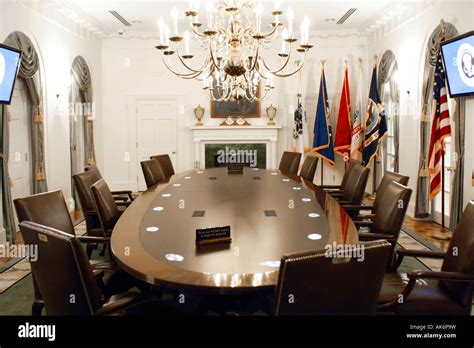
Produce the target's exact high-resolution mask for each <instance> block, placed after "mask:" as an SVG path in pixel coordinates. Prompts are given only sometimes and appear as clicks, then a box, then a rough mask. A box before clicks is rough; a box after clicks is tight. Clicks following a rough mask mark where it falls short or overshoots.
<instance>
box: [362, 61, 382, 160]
mask: <svg viewBox="0 0 474 348" xmlns="http://www.w3.org/2000/svg"><path fill="white" fill-rule="evenodd" d="M369 113H372V115H373V120H372V122H371V124H370V125H369V126H368V127H367V129H366V131H365V141H364V150H363V160H364V162H365V165H366V166H369V165H370V163H371V162H372V160H373V159H374V157H375V156H376V155H377V151H378V148H379V145H380V142H381V141H382V140H383V138H384V137H385V136H386V135H387V133H388V129H387V119H386V118H385V111H384V109H383V106H382V101H381V100H380V95H379V92H378V90H377V67H376V66H374V70H373V72H372V81H371V82H370V92H369Z"/></svg>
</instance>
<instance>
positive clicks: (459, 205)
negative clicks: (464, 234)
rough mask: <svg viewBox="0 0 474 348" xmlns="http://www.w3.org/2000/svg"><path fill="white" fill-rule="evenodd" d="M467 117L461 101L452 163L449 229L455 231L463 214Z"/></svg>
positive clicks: (464, 106) (455, 115)
mask: <svg viewBox="0 0 474 348" xmlns="http://www.w3.org/2000/svg"><path fill="white" fill-rule="evenodd" d="M465 116H466V102H465V100H464V99H459V100H458V102H457V103H456V111H455V112H454V115H453V120H454V132H453V135H454V139H453V140H454V141H453V144H454V149H455V150H454V151H455V153H456V156H454V160H453V161H452V163H453V167H452V170H453V171H452V172H451V173H452V174H451V175H452V190H451V210H450V215H449V216H450V221H449V228H450V229H451V230H452V231H454V229H455V228H456V226H457V224H458V222H459V220H461V215H462V212H463V198H464V197H463V191H464V174H463V173H464V140H465Z"/></svg>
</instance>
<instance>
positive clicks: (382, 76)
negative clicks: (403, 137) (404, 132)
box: [377, 50, 400, 172]
mask: <svg viewBox="0 0 474 348" xmlns="http://www.w3.org/2000/svg"><path fill="white" fill-rule="evenodd" d="M397 71H398V63H397V59H396V58H395V54H394V53H393V52H392V51H390V50H388V51H385V53H384V54H383V56H382V59H381V60H380V64H379V70H378V78H377V84H378V86H377V88H378V90H379V94H380V99H381V100H382V101H383V100H384V97H385V88H384V86H385V84H387V83H388V84H389V85H390V99H391V101H392V103H393V105H394V106H395V107H394V108H393V109H391V110H387V112H388V113H387V114H389V115H390V117H391V118H392V119H393V122H392V125H393V142H394V155H395V158H394V163H393V167H394V171H395V172H398V171H399V158H400V155H399V147H400V146H399V144H400V112H399V110H400V86H399V85H398V81H397V79H396V72H397Z"/></svg>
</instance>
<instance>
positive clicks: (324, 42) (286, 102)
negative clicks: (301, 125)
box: [102, 32, 367, 189]
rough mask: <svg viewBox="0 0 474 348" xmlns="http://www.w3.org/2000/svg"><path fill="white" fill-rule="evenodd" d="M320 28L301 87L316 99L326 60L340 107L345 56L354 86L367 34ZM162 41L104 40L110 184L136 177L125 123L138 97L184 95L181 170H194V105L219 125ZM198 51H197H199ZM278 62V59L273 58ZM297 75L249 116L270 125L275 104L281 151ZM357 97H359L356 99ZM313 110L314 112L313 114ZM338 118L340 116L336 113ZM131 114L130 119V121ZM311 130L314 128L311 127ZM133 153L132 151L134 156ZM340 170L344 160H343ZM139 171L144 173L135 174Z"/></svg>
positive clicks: (127, 183)
mask: <svg viewBox="0 0 474 348" xmlns="http://www.w3.org/2000/svg"><path fill="white" fill-rule="evenodd" d="M334 34H335V33H329V34H327V33H316V35H315V36H314V37H313V38H312V41H313V42H314V43H315V48H314V49H313V50H312V51H311V53H310V55H309V58H308V62H307V65H306V67H305V68H304V70H303V72H302V85H303V88H302V89H303V90H306V92H307V93H308V95H309V96H312V98H313V99H315V97H316V96H317V93H318V92H319V80H320V76H321V73H320V72H321V69H320V60H321V59H327V60H328V62H327V67H326V78H327V84H328V94H329V98H334V97H336V96H337V98H336V99H335V100H336V104H337V107H336V111H337V109H338V106H339V94H340V93H341V88H342V78H343V60H344V57H349V58H350V60H351V74H350V78H351V81H350V83H351V88H352V90H353V91H355V90H356V85H357V81H356V76H357V71H356V69H355V67H356V66H357V64H358V63H357V58H358V57H359V56H360V57H362V58H363V60H364V62H367V39H366V37H365V36H362V37H359V36H355V35H349V34H345V33H344V32H339V33H337V35H334ZM157 44H158V43H157V41H156V39H152V38H149V39H141V38H128V39H124V38H112V39H105V40H104V41H103V45H102V65H103V67H102V69H103V78H102V80H103V98H104V99H103V115H104V128H103V131H104V132H103V137H104V167H105V176H106V179H107V180H108V182H109V184H110V185H111V186H112V187H113V188H116V189H120V188H126V187H131V188H133V187H134V185H135V183H136V178H135V177H134V175H132V174H130V173H136V171H134V170H130V167H131V166H133V167H135V168H137V167H138V164H137V163H135V162H134V161H132V162H126V161H125V159H124V158H125V157H126V156H125V153H127V152H128V153H132V154H133V153H134V151H136V144H135V141H136V140H135V138H136V136H135V134H133V132H134V130H132V128H131V127H130V128H127V127H124V126H123V125H125V124H129V123H130V121H132V122H133V121H134V120H133V119H134V118H135V111H134V110H128V109H127V108H131V107H133V98H134V96H164V95H173V96H181V97H183V98H184V99H183V100H184V103H183V106H184V114H182V115H179V118H180V120H179V121H178V125H179V127H178V139H179V142H178V150H177V152H178V158H179V159H178V166H179V167H178V171H183V170H188V169H191V168H192V166H193V158H192V156H193V151H192V146H193V144H192V140H191V131H190V130H189V129H188V127H190V126H193V125H194V124H195V122H196V121H195V118H194V115H193V109H194V108H195V107H196V106H198V104H200V105H201V106H203V107H204V108H205V109H206V114H205V120H204V123H205V125H218V124H219V123H220V122H222V120H220V119H211V118H210V114H209V112H210V111H209V109H210V101H209V96H208V95H207V94H205V93H204V91H203V90H202V84H201V83H200V82H197V81H189V80H181V79H179V78H178V77H176V76H175V75H173V74H172V73H170V72H169V71H168V70H167V69H166V67H165V66H164V64H163V63H162V61H161V56H160V53H159V52H158V51H157V50H156V49H155V48H154V46H156V45H157ZM279 48H280V47H276V48H275V49H271V50H269V52H268V53H266V57H269V59H270V57H273V56H275V57H276V54H275V53H276V52H277V50H278V49H279ZM196 51H197V50H196ZM200 58H201V57H199V56H196V57H195V58H194V59H193V63H194V65H199V64H201V62H202V59H200ZM271 63H272V65H274V66H277V63H278V62H277V61H271ZM298 81H299V77H298V76H294V77H291V78H288V79H276V80H275V87H276V88H275V90H273V91H272V94H271V95H270V97H269V98H268V99H267V100H265V101H264V102H263V103H262V111H261V112H262V116H263V117H262V118H260V119H250V123H251V124H253V125H260V124H266V122H267V119H266V116H265V109H266V107H267V106H269V105H270V104H273V105H274V106H275V107H277V109H278V111H277V118H276V122H277V123H278V124H279V125H281V126H282V127H283V128H282V131H281V132H280V142H279V151H280V152H282V151H284V150H286V149H290V148H291V131H292V117H293V114H290V113H289V110H290V109H292V108H290V105H293V104H294V103H296V92H295V91H296V88H297V85H298ZM353 102H355V98H354V100H353ZM315 103H316V100H314V103H313V105H314V106H313V108H312V109H313V110H310V111H308V117H312V118H313V119H314V115H313V114H312V113H314V110H315V106H316V105H315ZM310 113H311V114H310ZM333 117H334V121H335V118H336V115H333ZM130 119H132V120H130ZM310 131H311V134H312V129H311V130H310ZM134 157H135V156H131V158H134ZM340 169H341V171H342V161H341V164H340ZM333 172H334V173H335V171H333V170H330V169H327V170H326V175H325V176H326V180H327V182H328V183H329V182H331V181H332V180H336V181H338V180H340V173H338V174H337V176H334V175H333ZM137 174H138V175H141V173H140V172H139V173H137Z"/></svg>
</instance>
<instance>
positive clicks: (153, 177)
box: [140, 159, 166, 188]
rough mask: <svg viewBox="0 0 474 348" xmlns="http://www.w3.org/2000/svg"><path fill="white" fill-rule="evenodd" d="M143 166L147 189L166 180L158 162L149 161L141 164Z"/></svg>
mask: <svg viewBox="0 0 474 348" xmlns="http://www.w3.org/2000/svg"><path fill="white" fill-rule="evenodd" d="M140 164H141V166H142V171H143V176H144V177H145V183H146V187H147V188H150V187H152V186H153V185H155V184H157V183H159V182H160V181H161V180H164V179H166V175H165V174H164V172H163V170H162V168H161V166H160V164H159V163H158V161H157V160H154V159H152V160H148V161H143V162H141V163H140Z"/></svg>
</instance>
